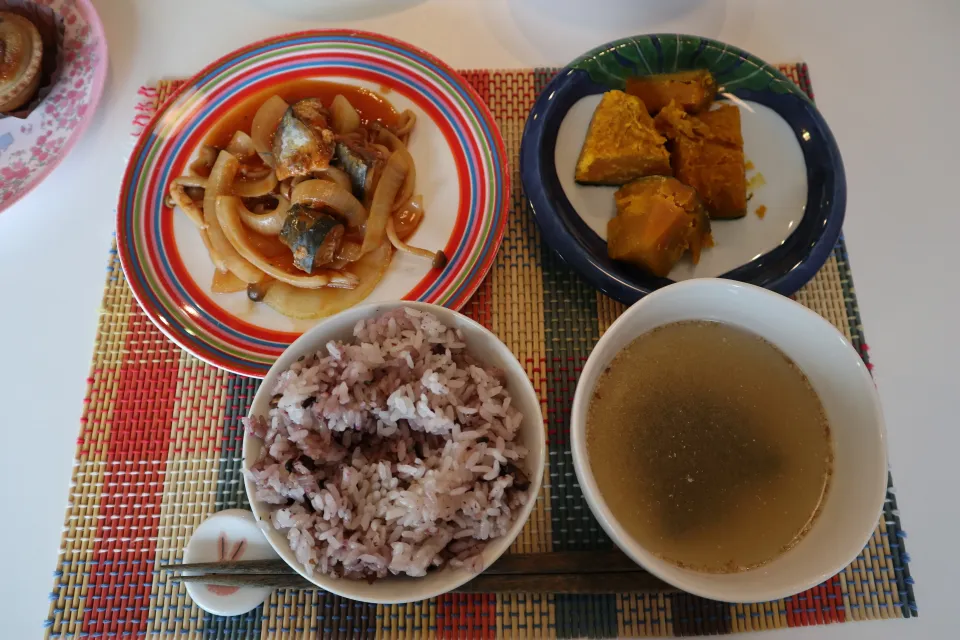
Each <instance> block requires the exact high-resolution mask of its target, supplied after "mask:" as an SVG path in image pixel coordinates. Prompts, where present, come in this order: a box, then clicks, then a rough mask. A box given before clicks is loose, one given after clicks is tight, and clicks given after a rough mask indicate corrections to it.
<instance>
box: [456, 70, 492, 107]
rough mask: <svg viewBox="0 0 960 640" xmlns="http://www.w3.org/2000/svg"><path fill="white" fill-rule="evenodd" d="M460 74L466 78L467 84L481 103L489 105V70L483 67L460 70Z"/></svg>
mask: <svg viewBox="0 0 960 640" xmlns="http://www.w3.org/2000/svg"><path fill="white" fill-rule="evenodd" d="M461 75H462V76H463V77H464V78H466V80H467V84H469V85H470V86H471V87H473V89H474V91H476V92H477V95H479V96H480V99H481V100H483V104H485V105H487V107H488V108H489V106H490V72H489V71H487V70H484V69H471V70H469V71H462V72H461Z"/></svg>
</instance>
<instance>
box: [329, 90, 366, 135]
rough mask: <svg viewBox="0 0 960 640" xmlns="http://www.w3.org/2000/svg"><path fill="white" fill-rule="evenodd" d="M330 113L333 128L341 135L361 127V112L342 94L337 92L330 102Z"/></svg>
mask: <svg viewBox="0 0 960 640" xmlns="http://www.w3.org/2000/svg"><path fill="white" fill-rule="evenodd" d="M330 114H331V116H332V119H333V130H334V131H336V132H337V133H339V134H340V135H346V134H348V133H353V132H354V131H356V130H357V129H359V128H360V114H359V113H357V110H356V109H354V108H353V105H352V104H350V101H349V100H347V99H346V98H344V97H343V96H342V95H339V94H337V96H336V97H335V98H334V99H333V102H332V103H331V104H330Z"/></svg>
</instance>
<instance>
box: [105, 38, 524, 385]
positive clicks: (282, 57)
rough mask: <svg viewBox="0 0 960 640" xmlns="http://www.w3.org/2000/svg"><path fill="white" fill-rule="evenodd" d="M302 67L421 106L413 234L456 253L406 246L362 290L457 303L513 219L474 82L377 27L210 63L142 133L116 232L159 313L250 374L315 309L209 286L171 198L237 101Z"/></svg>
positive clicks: (208, 356) (222, 363)
mask: <svg viewBox="0 0 960 640" xmlns="http://www.w3.org/2000/svg"><path fill="white" fill-rule="evenodd" d="M302 80H323V81H331V82H339V83H344V84H353V85H358V86H362V87H365V88H368V89H372V90H374V91H377V92H378V93H380V94H382V95H384V96H385V97H386V98H387V99H388V100H389V101H390V102H391V103H392V104H393V106H394V108H396V109H397V110H398V111H399V110H403V109H412V110H413V111H414V112H416V114H417V116H418V119H417V127H416V129H415V130H414V133H413V136H412V137H411V140H410V147H409V148H410V152H411V154H412V155H413V157H414V161H415V164H416V168H417V191H418V192H420V193H421V194H423V197H424V206H425V209H426V217H425V220H424V223H423V224H422V225H421V228H420V229H418V231H417V234H416V236H415V237H414V241H415V243H416V244H418V245H420V246H425V247H431V248H434V247H435V248H441V247H442V248H444V250H445V253H446V254H447V256H448V257H449V258H450V261H449V264H448V265H447V266H446V268H445V269H443V270H442V271H441V270H438V269H430V265H429V264H428V263H427V262H426V261H424V260H421V259H417V258H415V257H411V256H409V255H406V254H399V255H397V256H395V257H394V259H393V262H392V263H391V265H390V268H389V269H388V271H387V274H386V275H385V276H384V279H383V280H382V281H381V282H380V284H379V285H378V287H377V288H376V289H375V290H374V291H373V292H372V293H371V294H370V296H369V297H368V298H367V300H366V301H367V302H376V301H385V300H397V299H405V300H420V301H423V302H431V303H434V304H442V305H444V306H447V307H450V308H453V309H459V308H460V307H462V306H463V304H464V303H465V302H466V301H467V300H468V299H469V297H470V296H471V294H473V292H474V291H475V290H476V289H477V287H478V286H479V285H480V282H481V280H482V279H483V276H484V275H485V274H486V273H487V271H488V270H489V269H490V267H491V265H492V264H493V260H494V256H495V254H496V252H497V249H498V248H499V246H500V241H501V239H502V237H503V230H504V225H505V224H506V215H507V198H508V194H509V185H508V180H509V178H508V173H507V161H506V157H505V154H504V148H503V141H502V140H501V138H500V134H499V132H498V130H497V126H496V124H495V123H494V121H493V117H492V116H491V115H490V112H489V111H488V110H487V108H486V106H485V105H484V104H483V102H482V101H481V99H480V97H479V96H478V95H477V94H476V93H475V92H474V91H473V89H472V88H470V86H469V85H468V84H467V83H466V81H465V80H464V79H463V78H461V77H460V76H459V75H457V74H456V73H455V72H454V71H453V70H452V69H450V68H449V67H447V66H446V65H445V64H443V63H442V62H440V61H439V60H437V59H436V58H434V57H433V56H431V55H429V54H427V53H425V52H423V51H420V50H419V49H416V48H414V47H412V46H410V45H407V44H404V43H402V42H398V41H396V40H392V39H390V38H387V37H384V36H380V35H374V34H371V33H362V32H356V31H311V32H304V33H295V34H289V35H284V36H280V37H277V38H272V39H270V40H266V41H263V42H258V43H256V44H253V45H250V46H248V47H245V48H243V49H240V50H239V51H236V52H234V53H231V54H229V55H227V56H225V57H224V58H222V59H220V60H218V61H217V62H214V63H213V64H211V65H210V66H208V67H207V68H206V69H204V70H203V71H201V72H200V73H199V74H197V75H196V76H195V77H194V78H193V79H191V80H190V81H188V82H187V83H186V84H185V85H184V86H183V87H182V88H181V89H180V90H179V91H178V92H177V93H176V94H175V95H174V96H173V97H172V98H171V100H170V101H169V102H168V103H167V104H166V105H165V106H164V107H163V108H161V109H160V111H159V113H158V114H157V116H156V117H155V118H154V119H153V121H152V122H151V123H150V125H149V126H148V127H147V129H146V131H145V132H144V133H143V135H142V136H141V138H140V140H139V142H138V143H137V146H136V149H135V151H134V153H133V157H132V158H131V160H130V164H129V166H128V167H127V173H126V176H125V179H124V181H123V187H122V190H121V192H120V202H119V205H118V208H117V242H118V245H119V251H120V259H121V261H122V263H123V268H124V272H125V273H126V276H127V281H128V282H129V283H130V286H131V287H132V288H133V292H134V294H135V295H136V298H137V300H138V301H139V302H140V305H141V306H142V307H143V309H144V311H146V313H147V315H149V316H150V318H151V320H153V321H154V322H155V323H156V324H157V326H158V327H160V329H161V330H162V331H163V332H164V333H165V334H167V335H168V336H169V337H170V338H171V339H173V340H174V341H175V342H176V343H177V344H179V345H180V346H182V347H183V348H184V349H186V350H188V351H189V352H191V353H192V354H194V355H196V356H197V357H199V358H201V359H203V360H206V361H207V362H209V363H211V364H213V365H215V366H218V367H222V368H224V369H228V370H230V371H234V372H237V373H240V374H245V375H250V376H257V377H260V376H263V375H264V374H265V373H266V371H267V369H268V368H269V367H270V364H271V363H272V362H273V361H274V360H275V359H276V358H277V356H278V355H279V354H280V353H281V352H282V351H283V350H284V349H285V348H286V347H287V345H289V344H290V343H291V342H292V341H293V340H295V339H296V338H297V336H299V335H300V334H301V333H303V331H305V330H306V329H308V328H309V327H310V326H312V325H313V324H315V323H316V321H315V320H314V321H304V320H292V319H290V318H286V317H284V316H282V315H280V314H278V313H276V312H275V311H273V310H272V309H269V308H266V307H265V305H258V304H254V303H251V302H249V301H248V300H247V299H246V296H245V295H244V294H243V293H236V294H212V293H210V291H209V286H210V282H211V278H212V277H213V265H212V264H211V263H210V260H209V257H208V256H207V253H206V251H205V249H204V247H203V245H202V242H201V240H200V237H199V235H198V234H197V232H196V229H195V228H194V227H193V226H192V225H191V223H190V222H189V220H187V218H186V216H185V215H184V214H182V213H181V212H179V211H175V210H173V209H171V208H169V207H167V206H165V204H164V199H165V198H164V197H165V194H166V187H167V185H168V184H169V183H170V181H171V180H172V179H173V178H175V177H176V176H179V175H182V174H183V173H184V172H185V170H186V167H187V165H189V163H190V162H191V161H192V159H193V158H194V157H195V156H196V154H197V151H198V149H199V147H200V146H201V145H202V144H203V141H204V139H205V138H206V137H207V135H208V134H209V133H210V132H211V131H212V130H213V128H214V127H215V126H216V124H217V123H218V122H220V121H222V120H223V118H224V117H226V116H228V114H230V113H231V111H233V110H235V109H236V108H237V107H238V105H242V104H243V103H244V101H245V100H259V99H260V97H261V96H262V97H263V98H266V97H267V96H269V95H270V90H271V88H274V87H277V86H280V85H284V84H286V83H290V82H297V81H302Z"/></svg>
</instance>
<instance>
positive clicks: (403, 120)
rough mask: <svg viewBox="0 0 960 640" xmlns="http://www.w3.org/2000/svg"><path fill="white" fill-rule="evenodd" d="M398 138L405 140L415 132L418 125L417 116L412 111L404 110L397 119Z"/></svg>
mask: <svg viewBox="0 0 960 640" xmlns="http://www.w3.org/2000/svg"><path fill="white" fill-rule="evenodd" d="M397 122H398V124H397V131H396V134H397V137H398V138H400V139H401V140H405V139H406V137H407V136H409V135H410V132H411V131H413V127H414V125H416V124H417V114H415V113H414V112H413V111H410V109H404V110H403V113H401V114H400V116H399V117H398V118H397Z"/></svg>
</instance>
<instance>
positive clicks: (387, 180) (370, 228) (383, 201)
mask: <svg viewBox="0 0 960 640" xmlns="http://www.w3.org/2000/svg"><path fill="white" fill-rule="evenodd" d="M408 157H409V154H406V155H404V154H402V153H394V154H392V155H391V156H390V158H389V159H388V160H387V164H386V165H385V166H384V167H383V173H381V174H380V180H379V181H378V182H377V190H376V191H375V192H374V194H373V203H372V204H371V205H370V215H369V216H368V217H367V230H366V233H365V234H364V236H363V247H362V249H361V251H362V252H363V253H369V252H371V251H373V250H374V249H376V248H377V247H379V246H380V245H381V244H383V240H384V234H385V233H386V229H387V221H388V220H389V219H390V212H391V211H392V210H393V203H394V201H395V200H396V198H397V193H399V191H400V188H401V187H402V186H403V182H404V179H405V178H406V176H407V173H409V170H410V164H409V162H408V161H407V158H408Z"/></svg>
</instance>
